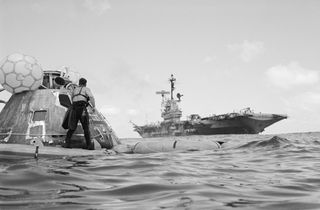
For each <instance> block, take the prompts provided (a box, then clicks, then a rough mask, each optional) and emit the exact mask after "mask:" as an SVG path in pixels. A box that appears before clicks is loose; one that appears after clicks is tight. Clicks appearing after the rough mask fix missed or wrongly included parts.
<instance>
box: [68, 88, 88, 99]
mask: <svg viewBox="0 0 320 210" xmlns="http://www.w3.org/2000/svg"><path fill="white" fill-rule="evenodd" d="M82 88H83V87H81V88H80V91H79V93H77V94H75V95H73V96H72V101H73V99H74V97H76V96H83V97H84V98H85V99H86V102H88V101H89V97H88V96H86V95H84V94H82V93H81V91H82Z"/></svg>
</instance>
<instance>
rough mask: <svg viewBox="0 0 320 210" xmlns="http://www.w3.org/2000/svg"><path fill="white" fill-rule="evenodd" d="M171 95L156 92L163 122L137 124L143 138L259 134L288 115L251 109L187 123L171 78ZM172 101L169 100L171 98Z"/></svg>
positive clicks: (195, 116) (192, 117)
mask: <svg viewBox="0 0 320 210" xmlns="http://www.w3.org/2000/svg"><path fill="white" fill-rule="evenodd" d="M169 81H170V85H171V91H170V92H168V91H164V90H162V91H159V92H156V93H157V94H160V95H161V96H162V110H161V117H162V118H163V121H162V122H159V123H152V124H147V125H143V126H138V125H136V124H133V126H134V130H135V131H136V132H138V133H139V134H140V136H141V137H143V138H152V137H166V136H189V135H215V134H258V133H261V132H263V131H264V129H265V128H266V127H268V126H270V125H272V124H274V123H276V122H278V121H280V120H283V119H286V118H287V116H286V115H280V114H264V113H254V112H253V111H252V110H251V109H250V108H245V109H243V110H241V111H240V112H232V113H227V114H220V115H211V116H209V117H200V116H199V115H198V114H192V115H190V116H188V117H187V120H181V116H182V111H181V109H180V108H179V106H178V103H179V102H180V101H181V97H182V95H181V94H180V93H177V95H176V97H177V98H176V99H175V98H174V90H175V81H176V79H175V78H174V77H173V75H171V78H170V79H169ZM169 94H170V97H169V98H168V97H166V95H169Z"/></svg>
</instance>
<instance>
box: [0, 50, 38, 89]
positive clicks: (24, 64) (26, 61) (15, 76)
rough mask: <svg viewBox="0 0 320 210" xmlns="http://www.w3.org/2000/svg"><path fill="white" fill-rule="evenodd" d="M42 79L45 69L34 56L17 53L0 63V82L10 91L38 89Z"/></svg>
mask: <svg viewBox="0 0 320 210" xmlns="http://www.w3.org/2000/svg"><path fill="white" fill-rule="evenodd" d="M42 79H43V70H42V68H41V66H40V65H39V64H38V62H37V60H36V59H35V58H34V57H32V56H28V55H23V54H20V53H15V54H12V55H9V56H7V57H6V58H5V59H4V60H3V61H2V62H1V63H0V83H1V85H2V86H3V88H4V89H6V90H7V91H9V92H10V93H13V94H15V93H20V92H23V91H29V90H36V89H38V88H39V86H40V85H41V84H42Z"/></svg>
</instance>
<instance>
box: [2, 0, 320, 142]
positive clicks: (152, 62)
mask: <svg viewBox="0 0 320 210" xmlns="http://www.w3.org/2000/svg"><path fill="white" fill-rule="evenodd" d="M319 11H320V1H318V0H0V60H2V59H3V58H5V57H6V56H8V55H10V54H12V53H16V52H19V53H23V54H26V55H30V56H33V57H35V58H36V59H37V60H38V62H39V63H40V65H41V66H42V68H43V69H44V70H51V69H59V68H61V67H62V66H67V67H69V68H70V69H71V70H72V71H76V72H79V73H80V74H81V75H82V76H83V77H85V78H86V79H87V80H88V87H89V88H90V89H91V90H92V92H93V94H94V96H95V98H96V104H97V105H96V106H97V108H98V109H99V110H100V111H101V112H102V113H103V114H104V115H105V116H106V118H107V120H108V121H109V123H110V124H111V126H112V127H113V129H114V130H115V132H116V133H117V135H118V136H119V137H121V138H126V137H138V134H137V133H135V132H134V131H133V128H132V124H131V123H130V121H132V122H134V123H135V124H138V125H144V124H146V123H151V122H157V121H161V113H160V109H161V107H160V106H161V96H160V95H156V94H155V92H156V91H159V90H169V89H170V85H169V82H168V79H169V77H170V75H171V74H173V75H174V76H175V78H176V79H177V83H176V93H177V92H179V93H181V94H183V97H182V101H181V103H180V107H181V109H182V112H183V113H182V114H183V117H182V119H185V118H186V116H188V115H190V114H195V113H197V114H200V116H202V117H205V116H209V115H212V114H223V113H229V112H232V111H239V110H241V109H243V108H246V107H251V108H252V109H253V110H254V111H255V112H262V113H275V114H287V115H288V116H289V118H288V119H286V120H283V121H280V122H278V123H276V124H274V125H272V126H270V127H268V128H266V130H265V132H264V133H266V134H276V133H291V132H310V131H319V130H320V128H319V125H320V59H319V55H320V42H319V37H320V12H319ZM0 94H1V95H0V98H1V99H5V100H7V99H8V98H9V97H10V94H9V93H5V92H1V93H0ZM0 108H1V106H0Z"/></svg>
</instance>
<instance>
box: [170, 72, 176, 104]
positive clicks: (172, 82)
mask: <svg viewBox="0 0 320 210" xmlns="http://www.w3.org/2000/svg"><path fill="white" fill-rule="evenodd" d="M169 81H170V83H171V100H173V91H174V83H175V81H176V78H174V77H173V74H171V78H170V79H169Z"/></svg>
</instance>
